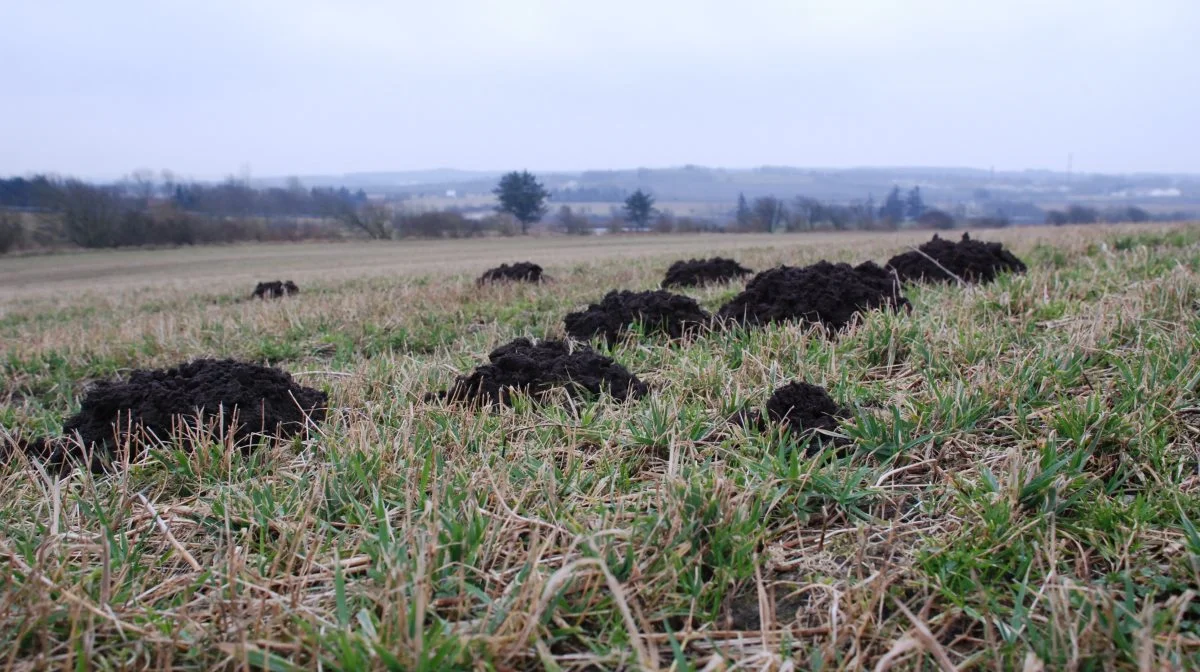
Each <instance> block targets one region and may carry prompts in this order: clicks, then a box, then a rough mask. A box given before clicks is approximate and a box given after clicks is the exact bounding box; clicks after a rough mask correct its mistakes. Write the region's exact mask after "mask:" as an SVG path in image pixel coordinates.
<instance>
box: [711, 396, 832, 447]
mask: <svg viewBox="0 0 1200 672" xmlns="http://www.w3.org/2000/svg"><path fill="white" fill-rule="evenodd" d="M848 417H850V412H849V411H848V410H846V409H844V408H842V407H841V406H838V405H837V403H836V402H834V400H833V399H832V398H831V397H830V396H829V393H828V392H826V391H825V388H823V387H820V386H817V385H810V384H808V383H803V382H793V383H788V384H787V385H784V386H783V387H781V388H779V389H777V390H775V392H774V393H773V394H771V398H770V399H768V400H767V406H766V417H765V418H764V417H763V415H762V414H761V413H758V412H754V411H751V410H749V409H746V410H742V411H739V412H738V413H737V414H735V415H734V416H733V418H731V421H732V422H733V423H734V424H737V425H741V426H743V427H755V428H757V429H759V430H766V429H768V428H769V427H771V426H772V425H782V426H784V427H786V428H787V429H788V430H790V431H791V432H792V433H793V434H794V435H796V436H797V437H799V438H801V439H803V438H808V437H810V436H811V437H812V438H813V441H812V443H811V444H810V445H811V447H812V451H813V452H815V451H816V449H817V448H819V447H820V446H821V445H822V444H823V443H825V442H827V441H832V442H833V443H836V444H842V443H846V440H845V439H844V438H841V437H831V436H828V435H826V434H822V432H836V431H837V428H838V420H840V419H843V418H848Z"/></svg>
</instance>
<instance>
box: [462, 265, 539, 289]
mask: <svg viewBox="0 0 1200 672" xmlns="http://www.w3.org/2000/svg"><path fill="white" fill-rule="evenodd" d="M542 280H543V278H542V267H541V266H538V265H537V264H534V263H531V262H528V261H519V262H517V263H515V264H512V265H509V264H500V265H499V266H497V267H495V268H490V269H488V270H487V271H485V272H484V274H483V275H481V276H479V279H478V280H476V281H475V282H476V284H480V285H486V284H488V283H491V282H541V281H542Z"/></svg>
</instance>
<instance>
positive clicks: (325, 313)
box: [0, 226, 1200, 670]
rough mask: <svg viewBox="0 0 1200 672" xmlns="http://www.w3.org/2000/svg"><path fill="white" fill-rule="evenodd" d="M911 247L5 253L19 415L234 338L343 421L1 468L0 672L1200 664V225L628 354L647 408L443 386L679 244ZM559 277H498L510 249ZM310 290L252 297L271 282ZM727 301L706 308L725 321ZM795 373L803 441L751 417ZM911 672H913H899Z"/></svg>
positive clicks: (800, 260) (657, 263) (705, 294)
mask: <svg viewBox="0 0 1200 672" xmlns="http://www.w3.org/2000/svg"><path fill="white" fill-rule="evenodd" d="M928 235H929V234H928V232H921V233H886V234H880V233H855V234H828V235H824V234H816V235H796V236H662V237H657V236H645V237H641V236H639V237H624V236H622V237H597V238H593V239H572V238H565V237H545V238H531V239H488V240H467V241H446V242H419V243H405V242H397V243H391V242H389V243H375V244H339V245H308V244H298V245H282V246H230V247H215V248H195V249H179V250H166V251H128V252H126V251H120V252H99V253H81V254H72V255H55V256H47V257H23V258H6V259H0V311H2V312H0V367H2V368H0V424H3V427H4V428H5V431H6V432H13V431H21V432H23V433H25V434H37V433H45V432H54V431H56V430H57V428H58V427H59V426H61V422H62V419H63V417H64V416H65V415H66V414H69V413H71V412H73V411H74V410H75V409H77V408H78V403H79V398H80V395H81V393H82V392H83V390H84V387H85V385H86V383H87V381H91V380H96V379H101V378H105V377H109V376H113V375H118V374H120V373H121V372H123V371H126V370H128V369H130V368H133V367H160V366H169V365H172V364H175V363H178V362H180V361H183V360H187V359H191V358H195V357H199V356H218V357H224V356H230V357H237V358H241V359H247V360H252V361H257V362H268V363H271V364H275V365H278V366H281V367H282V368H285V369H286V370H289V371H291V372H293V374H294V375H295V376H296V377H297V378H298V379H299V380H300V381H301V382H302V383H304V384H308V385H315V386H319V387H321V388H323V389H326V390H328V391H329V392H330V397H331V406H333V410H332V411H331V413H330V419H329V420H328V422H326V423H325V425H324V426H323V427H322V429H321V433H320V435H319V436H316V437H313V438H311V439H308V440H303V441H300V440H298V441H296V442H294V443H290V444H287V445H281V446H276V447H273V448H270V449H266V450H262V451H260V452H258V453H256V454H255V456H254V457H252V458H242V457H241V456H240V455H239V454H237V453H236V452H233V453H230V452H229V451H226V450H224V449H223V447H222V446H220V445H214V446H212V447H211V448H206V449H202V450H199V451H196V452H194V453H187V452H184V451H180V450H172V449H171V448H169V447H167V448H164V449H162V450H158V451H155V452H154V453H152V454H151V456H150V457H148V458H147V459H146V460H145V461H144V462H142V463H140V464H137V465H134V466H133V467H132V469H131V470H130V471H129V473H128V474H124V475H120V476H116V477H110V478H101V479H93V478H91V477H89V476H87V475H75V476H74V477H72V478H70V479H67V480H65V481H56V480H54V479H52V478H50V477H48V476H47V475H46V474H44V473H39V472H38V471H37V470H36V469H35V468H34V467H33V466H30V465H28V464H27V463H26V462H25V461H24V460H22V459H15V460H13V461H11V462H10V463H9V464H8V465H6V466H0V557H2V558H3V563H4V565H5V570H4V571H3V572H0V586H2V587H0V652H2V653H0V656H3V657H4V664H5V665H9V666H16V667H22V668H26V669H37V668H44V667H71V666H76V665H83V664H85V663H86V662H87V661H91V663H92V664H93V665H96V666H104V665H107V666H109V667H132V668H155V669H165V668H173V669H207V668H211V667H214V666H221V665H235V664H238V663H244V664H248V665H253V666H256V667H259V668H264V669H279V670H285V669H295V668H296V667H299V668H301V669H314V668H316V667H318V666H321V667H323V668H324V669H369V668H377V669H426V670H437V669H472V668H474V669H481V668H482V669H505V670H506V669H522V668H547V669H555V668H559V669H584V668H586V667H588V666H592V667H600V668H603V669H612V668H620V667H626V668H628V667H639V666H640V667H644V668H653V667H662V668H667V667H670V666H672V665H674V667H675V669H677V670H682V669H692V668H689V667H688V664H689V663H690V664H691V665H694V666H695V669H701V668H705V666H706V665H708V666H710V667H709V668H707V669H722V668H721V667H719V666H718V664H717V663H718V662H719V661H720V660H721V659H724V661H725V662H724V664H725V665H726V666H727V667H725V668H723V669H729V666H732V664H733V663H734V662H738V663H741V664H743V665H744V666H747V667H750V668H753V669H763V668H765V669H783V667H784V665H785V662H786V663H787V664H791V665H793V667H792V668H791V669H858V668H862V667H866V668H868V669H870V668H876V669H888V668H889V667H892V669H936V668H937V667H939V666H940V667H941V668H942V669H948V668H950V667H956V668H958V669H1014V668H1015V669H1022V668H1023V669H1027V670H1038V669H1043V667H1042V666H1043V665H1044V666H1045V668H1044V669H1070V668H1074V669H1131V670H1132V669H1171V668H1179V667H1186V666H1196V665H1200V605H1198V604H1197V594H1196V592H1195V590H1196V588H1197V586H1198V585H1200V532H1197V530H1196V528H1195V526H1194V525H1193V523H1196V522H1197V521H1198V520H1200V468H1198V458H1200V407H1198V404H1197V403H1196V397H1197V393H1198V391H1200V358H1198V357H1197V354H1196V353H1197V349H1198V346H1200V319H1198V318H1197V310H1198V308H1200V227H1186V226H1136V227H1135V226H1127V227H1106V226H1088V227H1082V228H1062V229H1051V228H1037V229H1008V230H999V231H986V232H980V233H979V234H978V237H980V238H984V239H989V240H1003V241H1006V242H1007V243H1009V244H1010V246H1011V247H1012V248H1013V249H1014V250H1015V252H1016V253H1017V254H1018V255H1020V256H1022V257H1023V258H1024V259H1025V260H1026V261H1027V262H1028V263H1029V265H1030V271H1029V273H1028V274H1026V275H1024V276H1016V277H1004V278H1002V279H1001V280H1000V281H998V282H997V283H995V284H993V285H989V286H986V287H980V288H959V287H955V286H939V287H917V288H912V289H910V290H909V291H908V292H907V295H908V297H909V298H910V299H911V300H912V303H913V309H912V311H911V313H908V312H905V313H899V314H892V313H882V312H876V313H872V314H870V315H868V316H867V317H866V318H865V320H864V321H863V322H862V323H861V324H860V325H858V326H856V327H854V328H853V329H851V330H850V331H848V332H846V333H843V334H841V335H839V336H837V337H830V336H829V335H826V334H824V333H822V332H821V331H820V330H818V329H813V328H808V327H804V326H800V325H778V326H773V327H770V328H767V329H761V330H751V331H742V330H736V329H735V330H731V331H727V332H720V333H711V334H705V335H701V336H699V337H697V338H696V339H695V340H694V341H692V342H688V343H668V342H663V341H658V340H653V339H649V340H641V341H639V340H636V339H631V340H628V341H626V342H623V343H619V344H616V345H615V346H613V347H612V348H611V349H610V350H608V349H606V351H608V352H610V353H611V355H612V356H613V357H614V358H615V359H616V360H617V361H619V362H621V363H622V364H624V365H626V366H627V367H628V368H629V369H631V370H632V371H633V372H635V373H636V374H638V375H639V376H641V377H642V378H643V379H645V380H646V381H647V382H648V383H650V385H651V386H652V387H653V389H654V392H653V393H652V395H651V396H650V397H649V398H647V399H644V400H642V401H639V402H635V403H630V404H627V405H624V406H620V405H616V404H614V403H612V402H611V400H607V399H599V400H589V401H585V402H577V403H576V404H574V405H571V406H568V407H560V406H557V405H553V404H548V405H543V406H540V407H534V406H530V405H527V404H524V405H520V406H519V407H518V408H516V409H504V410H494V411H491V412H484V413H476V412H472V411H469V410H467V409H462V408H447V407H444V406H442V405H440V404H436V403H426V402H424V401H423V400H422V398H423V396H424V394H425V393H426V392H428V391H431V390H437V389H442V388H444V387H445V386H446V385H447V384H449V383H450V381H451V380H452V379H453V377H454V376H455V375H456V374H459V373H464V372H467V371H469V370H470V369H471V368H473V367H474V366H475V365H476V364H478V363H479V362H481V361H482V360H483V359H484V358H485V356H486V353H487V352H488V351H489V350H490V349H492V348H493V347H495V346H497V345H499V344H502V343H504V342H507V341H508V340H510V339H512V338H514V337H517V336H534V337H561V336H562V333H563V332H562V317H563V315H564V314H565V313H566V312H568V311H570V310H575V309H578V308H579V307H582V306H583V305H585V304H586V303H587V302H589V301H593V300H597V299H599V298H600V296H601V295H602V294H603V293H604V292H605V291H607V290H608V289H616V288H629V289H648V288H652V287H656V286H657V283H658V282H659V280H660V279H661V277H662V274H663V272H664V270H665V268H666V266H667V265H668V264H669V262H670V261H672V260H674V259H676V258H679V257H681V256H689V255H691V256H694V255H698V254H710V253H722V254H726V256H734V257H736V258H737V259H738V260H739V261H741V262H743V263H744V264H746V265H748V266H750V267H752V268H754V269H756V270H761V269H764V268H767V267H769V266H771V265H774V264H778V263H789V264H804V263H810V262H813V261H816V260H818V259H822V258H827V259H831V260H845V261H852V262H858V261H863V260H866V259H875V260H877V261H880V262H882V261H884V260H886V259H887V257H889V256H890V255H892V254H894V253H896V252H899V251H901V250H903V249H905V248H906V247H907V246H908V245H910V244H915V243H917V242H919V241H920V240H923V239H926V238H927V237H928ZM525 259H529V260H532V261H536V262H539V263H542V264H543V265H545V266H546V267H547V272H548V273H549V274H550V275H552V276H553V277H554V278H555V282H553V283H551V284H547V285H542V286H524V285H514V286H499V287H484V288H478V287H476V286H475V285H474V283H473V277H474V275H476V274H477V273H478V271H480V270H482V269H483V268H485V267H487V266H491V265H494V264H496V263H499V262H502V261H517V260H525ZM276 277H278V278H289V277H290V278H293V279H295V280H296V281H297V282H299V283H300V284H301V286H302V288H303V290H304V291H303V293H302V294H301V295H299V296H296V297H291V298H287V299H283V300H279V301H274V302H257V301H247V300H244V297H245V295H247V294H248V293H249V290H250V289H251V287H252V285H253V282H254V281H255V280H258V279H270V278H276ZM736 291H737V288H736V287H716V288H710V289H706V290H702V291H695V292H689V294H691V295H693V296H695V297H696V298H697V299H698V300H700V301H701V302H702V303H703V305H704V306H705V307H706V308H708V309H709V310H713V309H715V308H716V307H717V306H719V305H720V304H721V303H722V302H723V301H725V300H727V299H728V298H730V297H731V296H732V295H733V294H734V293H735V292H736ZM794 379H804V380H808V381H810V382H813V383H816V384H820V385H824V386H826V387H828V388H829V389H830V391H831V393H832V394H833V396H834V398H835V399H837V400H838V401H839V402H841V403H842V404H844V405H846V406H849V407H850V408H852V409H853V411H854V419H853V420H852V421H851V422H849V423H848V424H847V425H846V426H845V427H844V429H843V431H844V433H845V434H846V435H847V436H848V437H850V438H851V439H852V441H853V443H852V446H851V448H850V449H849V450H847V451H845V452H838V451H836V450H835V449H833V448H828V449H825V450H818V451H814V453H815V454H814V455H812V456H806V454H805V450H804V448H803V447H798V446H796V445H795V444H794V443H793V442H791V441H790V440H789V439H787V438H786V437H783V436H779V435H777V434H774V433H770V432H767V433H760V432H757V431H753V430H746V429H742V428H739V427H735V426H732V425H731V424H730V423H728V422H727V418H728V416H729V415H730V414H732V413H733V412H734V411H736V410H737V409H739V408H741V407H743V406H754V407H759V406H761V405H762V404H763V402H764V401H765V399H766V398H767V396H768V395H769V394H770V392H771V390H772V389H774V388H775V387H777V386H779V385H782V384H784V383H786V382H788V381H791V380H794ZM893 666H894V667H893Z"/></svg>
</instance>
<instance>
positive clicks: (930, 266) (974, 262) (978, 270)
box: [887, 233, 1026, 283]
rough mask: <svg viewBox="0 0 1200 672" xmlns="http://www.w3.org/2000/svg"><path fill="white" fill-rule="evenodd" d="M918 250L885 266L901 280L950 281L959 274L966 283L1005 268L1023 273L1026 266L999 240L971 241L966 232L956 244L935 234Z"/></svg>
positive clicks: (984, 280) (990, 278)
mask: <svg viewBox="0 0 1200 672" xmlns="http://www.w3.org/2000/svg"><path fill="white" fill-rule="evenodd" d="M917 250H920V251H919V252H918V251H916V250H910V251H908V252H905V253H903V254H898V255H896V256H894V257H892V258H891V259H888V263H887V265H888V268H891V269H893V270H895V271H896V275H897V276H898V277H899V278H900V280H901V281H902V282H950V281H952V280H953V279H954V276H958V277H959V278H962V279H963V280H964V281H966V282H978V283H988V282H991V281H993V280H995V279H996V276H997V275H999V274H1000V273H1003V272H1004V271H1012V272H1014V273H1024V272H1025V269H1026V267H1025V263H1024V262H1023V261H1021V260H1020V259H1018V258H1017V257H1016V255H1014V254H1013V253H1012V252H1009V251H1008V250H1006V249H1004V246H1003V245H1001V244H1000V243H985V242H983V241H979V240H971V237H970V235H968V234H967V233H963V235H962V240H960V241H959V242H957V243H954V242H951V241H949V240H945V239H943V238H939V237H938V235H937V234H936V233H935V234H933V240H931V241H929V242H928V243H925V244H923V245H921V246H920V247H919V248H917ZM947 271H949V273H947ZM951 273H953V274H954V276H952V275H950V274H951Z"/></svg>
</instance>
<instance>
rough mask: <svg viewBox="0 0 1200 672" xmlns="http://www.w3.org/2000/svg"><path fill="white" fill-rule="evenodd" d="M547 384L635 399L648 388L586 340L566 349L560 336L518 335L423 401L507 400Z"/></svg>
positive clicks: (536, 393) (539, 392) (541, 391)
mask: <svg viewBox="0 0 1200 672" xmlns="http://www.w3.org/2000/svg"><path fill="white" fill-rule="evenodd" d="M553 388H565V389H566V390H567V392H568V393H570V394H571V395H573V396H579V395H580V394H583V393H591V394H599V393H600V392H601V391H606V392H608V393H609V394H611V395H612V396H613V398H615V399H616V400H618V401H625V400H627V399H636V398H638V397H641V396H643V395H645V394H646V392H647V391H648V390H649V388H648V387H647V386H646V384H645V383H643V382H642V381H640V380H638V378H637V376H635V375H633V374H631V373H630V372H629V371H628V370H627V369H626V368H625V367H623V366H621V365H620V364H618V363H616V362H615V361H613V360H612V359H611V358H609V357H605V356H603V355H601V354H599V353H597V352H596V351H594V350H592V349H591V348H589V347H587V346H576V347H575V348H574V350H572V349H571V347H570V346H569V345H568V344H567V343H564V342H563V341H541V342H540V343H537V344H536V345H535V344H533V343H532V342H531V341H530V340H529V339H527V338H518V339H516V340H514V341H511V342H509V343H507V344H505V345H502V346H500V347H498V348H496V349H495V350H493V351H492V352H491V353H490V354H488V363H487V364H483V365H480V366H479V367H477V368H476V369H475V371H474V372H473V373H471V375H469V376H460V377H459V378H458V379H457V380H455V381H454V384H453V385H451V386H450V388H449V389H448V390H445V391H444V392H439V393H436V394H429V395H426V401H431V400H434V399H443V400H446V401H450V402H466V403H471V404H482V405H491V404H506V405H511V404H512V398H513V395H514V394H516V393H518V392H522V393H525V394H528V395H530V396H532V397H533V398H535V399H538V398H541V397H543V396H544V395H545V393H546V392H547V391H549V390H551V389H553Z"/></svg>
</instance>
